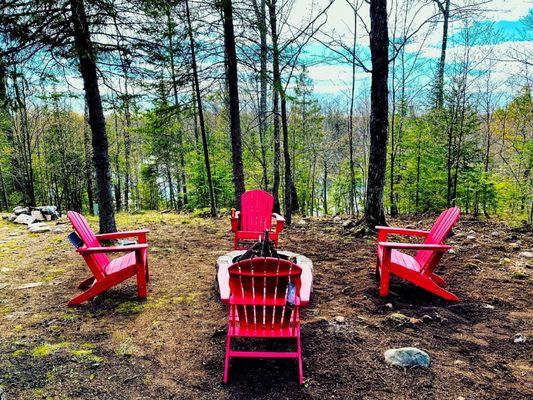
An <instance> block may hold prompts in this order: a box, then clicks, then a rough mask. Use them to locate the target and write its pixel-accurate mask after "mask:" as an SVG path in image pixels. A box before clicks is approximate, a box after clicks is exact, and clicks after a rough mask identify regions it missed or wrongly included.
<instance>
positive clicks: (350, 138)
mask: <svg viewBox="0 0 533 400" xmlns="http://www.w3.org/2000/svg"><path fill="white" fill-rule="evenodd" d="M357 20H358V16H357V15H354V33H353V47H352V89H351V93H350V119H349V124H350V125H349V126H348V149H349V154H350V206H349V207H348V212H349V213H350V214H351V215H352V216H353V215H354V214H355V207H354V205H355V202H356V198H355V162H354V155H353V124H354V121H353V112H354V101H355V64H356V56H355V50H356V46H357Z"/></svg>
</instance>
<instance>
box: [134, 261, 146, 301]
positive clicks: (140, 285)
mask: <svg viewBox="0 0 533 400" xmlns="http://www.w3.org/2000/svg"><path fill="white" fill-rule="evenodd" d="M145 272H146V266H144V265H143V266H139V265H138V266H137V296H138V297H139V298H140V299H146V296H147V294H148V293H147V290H146V275H145Z"/></svg>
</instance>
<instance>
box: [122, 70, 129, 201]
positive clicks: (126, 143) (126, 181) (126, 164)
mask: <svg viewBox="0 0 533 400" xmlns="http://www.w3.org/2000/svg"><path fill="white" fill-rule="evenodd" d="M124 96H125V100H124V118H125V126H124V127H123V133H124V169H125V171H124V208H125V210H126V211H129V209H130V187H131V175H130V170H131V161H130V158H131V157H130V155H131V138H130V131H129V129H130V127H131V113H130V97H129V93H128V76H127V73H126V77H125V79H124Z"/></svg>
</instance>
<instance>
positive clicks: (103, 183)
mask: <svg viewBox="0 0 533 400" xmlns="http://www.w3.org/2000/svg"><path fill="white" fill-rule="evenodd" d="M70 8H71V13H72V16H71V20H72V26H73V31H74V43H75V48H76V52H77V55H78V59H79V64H80V71H81V75H82V78H83V87H84V90H85V98H86V101H87V107H88V109H89V124H90V126H91V132H92V144H93V161H94V167H95V170H96V186H97V189H98V201H99V212H100V232H102V233H107V232H114V231H116V225H115V214H114V210H113V197H112V194H111V171H110V169H109V144H108V141H107V135H106V130H105V119H104V110H103V108H102V99H101V97H100V89H99V87H98V76H97V73H96V51H95V49H94V47H93V44H92V42H91V38H90V33H89V24H88V23H87V17H86V15H85V7H84V4H83V0H70Z"/></svg>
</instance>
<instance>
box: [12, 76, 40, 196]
mask: <svg viewBox="0 0 533 400" xmlns="http://www.w3.org/2000/svg"><path fill="white" fill-rule="evenodd" d="M17 76H18V73H17V72H16V71H13V87H14V89H15V100H16V102H17V108H18V111H19V112H20V124H21V129H22V143H21V144H20V145H21V146H20V147H21V152H22V154H21V156H22V168H21V169H22V173H23V177H22V181H23V188H24V195H25V197H26V198H25V201H26V202H27V204H28V205H30V206H35V205H36V204H35V187H34V185H35V179H34V173H33V159H32V153H33V152H32V143H31V139H32V138H31V133H30V127H29V125H28V110H27V108H26V94H25V93H26V92H25V80H24V77H23V76H22V83H21V87H19V83H18V81H17Z"/></svg>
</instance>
